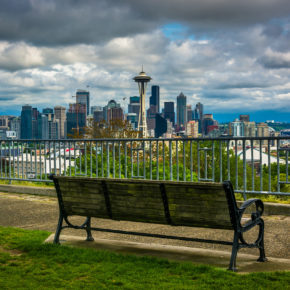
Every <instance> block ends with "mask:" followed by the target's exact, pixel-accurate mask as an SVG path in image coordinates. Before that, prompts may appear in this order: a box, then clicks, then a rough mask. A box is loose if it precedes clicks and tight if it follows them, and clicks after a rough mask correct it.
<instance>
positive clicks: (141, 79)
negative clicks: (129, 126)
mask: <svg viewBox="0 0 290 290" xmlns="http://www.w3.org/2000/svg"><path fill="white" fill-rule="evenodd" d="M133 80H134V81H135V82H136V83H138V87H139V94H140V111H139V122H138V131H139V132H140V138H146V137H147V122H146V111H145V94H146V88H147V83H149V82H150V80H151V77H150V76H147V75H146V73H145V72H144V71H143V66H142V71H141V72H140V73H139V75H137V76H136V77H134V78H133Z"/></svg>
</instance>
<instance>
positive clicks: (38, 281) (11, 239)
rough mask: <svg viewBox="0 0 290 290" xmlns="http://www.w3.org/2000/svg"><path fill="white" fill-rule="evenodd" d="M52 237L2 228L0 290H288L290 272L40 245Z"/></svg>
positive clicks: (0, 240) (44, 233)
mask: <svg viewBox="0 0 290 290" xmlns="http://www.w3.org/2000/svg"><path fill="white" fill-rule="evenodd" d="M49 234H50V233H48V232H44V231H31V230H29V231H28V230H22V229H16V228H3V227H0V289H45V288H47V289H54V288H65V289H80V288H82V289H115V288H121V289H148V290H149V289H214V288H215V289H248V290H249V289H290V288H289V285H290V272H270V273H252V274H244V275H240V274H236V273H232V272H229V271H226V270H223V269H219V268H214V267H210V266H200V265H198V266H197V265H194V264H192V263H179V262H171V261H167V260H164V259H157V258H150V257H136V256H134V255H122V254H116V253H112V252H108V251H95V250H91V249H77V248H70V247H66V246H58V245H53V244H43V241H44V240H45V239H46V238H47V237H48V236H49Z"/></svg>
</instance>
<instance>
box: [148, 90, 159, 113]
mask: <svg viewBox="0 0 290 290" xmlns="http://www.w3.org/2000/svg"><path fill="white" fill-rule="evenodd" d="M159 91H160V89H159V86H152V87H151V97H150V99H149V105H150V107H151V106H155V108H156V113H159V112H160V93H159Z"/></svg>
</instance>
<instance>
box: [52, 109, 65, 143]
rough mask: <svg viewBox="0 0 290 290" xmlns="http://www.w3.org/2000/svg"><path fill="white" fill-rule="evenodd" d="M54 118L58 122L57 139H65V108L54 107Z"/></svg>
mask: <svg viewBox="0 0 290 290" xmlns="http://www.w3.org/2000/svg"><path fill="white" fill-rule="evenodd" d="M54 116H55V120H58V130H59V134H58V136H59V138H60V139H64V138H66V129H65V127H66V126H65V125H66V114H65V107H62V106H55V107H54Z"/></svg>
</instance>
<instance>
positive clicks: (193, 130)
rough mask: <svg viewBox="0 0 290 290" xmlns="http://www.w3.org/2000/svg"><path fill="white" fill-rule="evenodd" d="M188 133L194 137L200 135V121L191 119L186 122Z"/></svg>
mask: <svg viewBox="0 0 290 290" xmlns="http://www.w3.org/2000/svg"><path fill="white" fill-rule="evenodd" d="M186 135H187V136H190V137H192V138H197V137H198V121H189V122H187V124H186Z"/></svg>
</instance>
